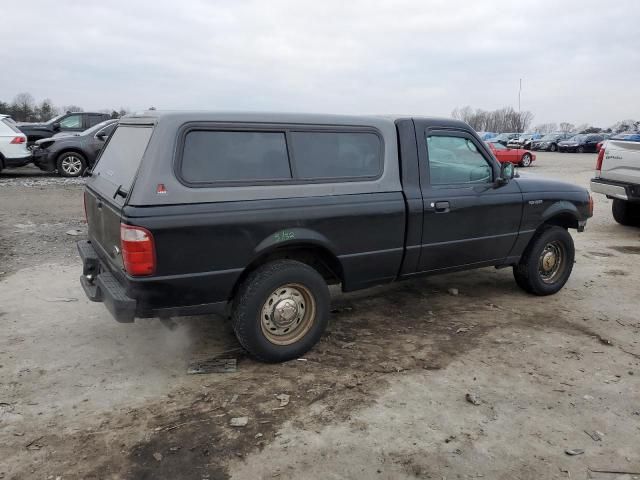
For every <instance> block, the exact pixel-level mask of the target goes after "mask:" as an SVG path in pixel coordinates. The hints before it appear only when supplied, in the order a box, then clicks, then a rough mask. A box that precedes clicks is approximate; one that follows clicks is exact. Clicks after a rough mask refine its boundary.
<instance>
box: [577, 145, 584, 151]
mask: <svg viewBox="0 0 640 480" xmlns="http://www.w3.org/2000/svg"><path fill="white" fill-rule="evenodd" d="M576 151H577V152H578V153H584V147H583V146H582V145H580V146H579V147H578V149H577V150H576Z"/></svg>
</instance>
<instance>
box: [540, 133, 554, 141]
mask: <svg viewBox="0 0 640 480" xmlns="http://www.w3.org/2000/svg"><path fill="white" fill-rule="evenodd" d="M557 136H558V135H557V134H555V133H547V134H546V135H545V136H544V137H542V138H541V139H540V140H555V139H556V137H557Z"/></svg>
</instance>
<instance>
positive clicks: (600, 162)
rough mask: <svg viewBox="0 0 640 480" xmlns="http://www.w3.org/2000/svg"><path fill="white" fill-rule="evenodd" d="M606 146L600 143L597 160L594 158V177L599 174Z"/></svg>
mask: <svg viewBox="0 0 640 480" xmlns="http://www.w3.org/2000/svg"><path fill="white" fill-rule="evenodd" d="M605 150H606V147H605V146H604V145H602V148H600V151H599V152H598V160H596V177H599V176H600V171H601V170H602V162H603V161H604V152H605Z"/></svg>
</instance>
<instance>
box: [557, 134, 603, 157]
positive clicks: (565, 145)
mask: <svg viewBox="0 0 640 480" xmlns="http://www.w3.org/2000/svg"><path fill="white" fill-rule="evenodd" d="M602 140H604V136H603V135H601V134H599V133H588V134H580V135H574V136H573V137H571V138H569V139H568V140H563V141H561V142H559V143H558V151H560V152H578V153H585V152H595V151H596V148H597V145H598V142H601V141H602Z"/></svg>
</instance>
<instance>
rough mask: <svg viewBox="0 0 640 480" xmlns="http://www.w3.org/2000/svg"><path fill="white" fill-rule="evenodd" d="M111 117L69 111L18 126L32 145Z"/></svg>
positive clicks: (91, 125) (84, 128) (103, 114)
mask: <svg viewBox="0 0 640 480" xmlns="http://www.w3.org/2000/svg"><path fill="white" fill-rule="evenodd" d="M110 118H111V115H109V114H108V113H98V112H67V113H64V114H62V115H58V116H57V117H54V118H52V119H51V120H48V121H46V122H44V123H18V128H19V129H20V130H21V131H22V133H24V134H25V135H26V136H27V142H28V144H29V146H31V145H33V144H34V143H35V142H36V141H38V140H41V139H43V138H50V137H52V136H54V135H55V134H57V133H73V132H82V131H84V130H86V129H88V128H91V127H93V126H95V125H97V124H99V123H100V122H104V121H105V120H109V119H110Z"/></svg>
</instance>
